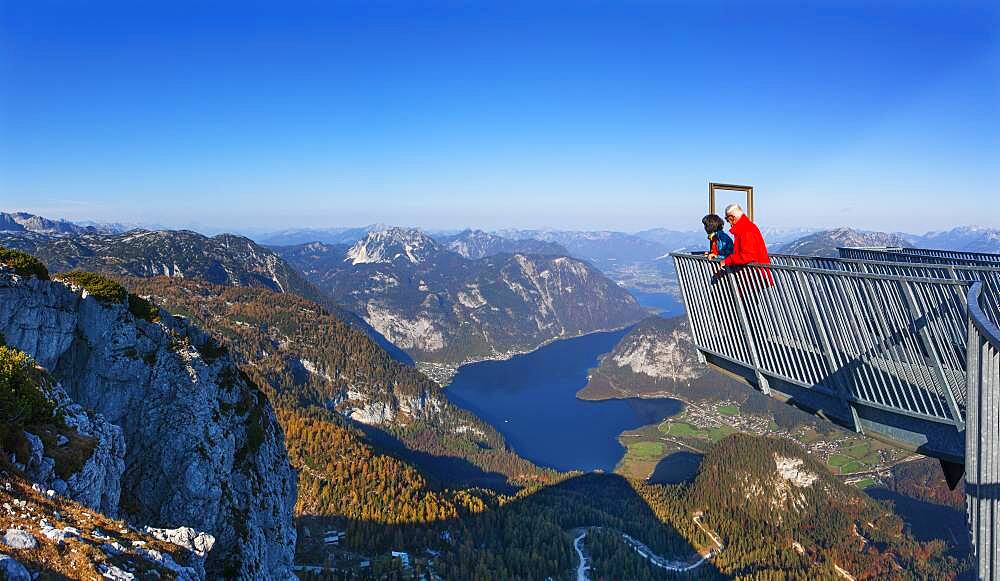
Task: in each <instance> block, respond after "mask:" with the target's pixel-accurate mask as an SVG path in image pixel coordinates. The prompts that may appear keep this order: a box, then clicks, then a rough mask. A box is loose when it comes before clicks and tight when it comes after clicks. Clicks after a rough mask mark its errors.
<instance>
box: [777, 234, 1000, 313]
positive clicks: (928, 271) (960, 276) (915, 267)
mask: <svg viewBox="0 0 1000 581" xmlns="http://www.w3.org/2000/svg"><path fill="white" fill-rule="evenodd" d="M841 250H845V249H841ZM850 250H858V249H850ZM865 250H867V249H865ZM911 250H918V249H911ZM874 256H881V257H882V258H883V259H882V260H872V259H859V258H827V257H821V256H799V255H794V254H772V255H771V262H773V263H775V264H781V265H786V266H804V267H808V268H824V269H829V270H843V271H848V272H864V273H868V274H879V275H887V276H910V277H922V278H934V279H951V280H961V281H965V282H967V283H969V284H973V283H976V282H982V283H983V295H982V300H983V301H984V305H983V311H984V313H986V315H987V317H989V319H990V320H991V321H992V322H993V323H994V324H1000V262H998V263H996V264H986V265H984V264H983V263H977V264H976V265H966V264H947V263H942V262H941V260H943V259H936V260H937V261H938V262H933V263H932V262H922V261H921V262H906V261H903V262H887V261H885V256H883V255H880V254H878V253H876V254H874ZM998 257H1000V255H998Z"/></svg>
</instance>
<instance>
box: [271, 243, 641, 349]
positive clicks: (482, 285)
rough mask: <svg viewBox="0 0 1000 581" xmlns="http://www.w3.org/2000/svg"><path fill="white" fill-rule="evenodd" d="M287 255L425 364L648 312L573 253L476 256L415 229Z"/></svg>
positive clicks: (534, 343)
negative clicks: (455, 250)
mask: <svg viewBox="0 0 1000 581" xmlns="http://www.w3.org/2000/svg"><path fill="white" fill-rule="evenodd" d="M277 251H278V252H280V253H281V254H282V256H284V257H285V258H286V259H287V260H288V261H289V262H290V263H291V264H293V265H294V266H296V267H297V268H299V269H300V270H301V271H302V272H303V273H305V275H306V277H308V279H309V280H310V282H312V283H314V284H315V285H316V286H318V287H319V288H320V289H321V290H322V291H324V292H326V293H327V294H329V295H330V296H331V297H332V298H333V300H335V301H336V302H337V303H339V304H341V305H343V306H344V307H345V308H347V309H348V310H351V311H354V312H356V313H358V314H359V315H360V316H361V317H363V318H364V319H365V320H366V321H367V322H368V323H369V324H370V325H371V326H372V327H374V328H375V329H376V330H378V331H379V332H380V333H381V334H382V335H384V336H385V337H386V338H387V339H389V340H390V341H392V342H393V343H394V344H396V345H398V346H399V347H401V348H403V349H404V350H406V351H407V352H408V353H410V354H411V355H412V356H413V357H414V358H415V359H417V360H420V361H425V362H426V361H430V362H441V363H448V364H459V363H462V362H463V361H467V360H472V359H484V358H495V357H503V356H505V355H507V354H510V353H513V352H521V351H527V350H531V349H534V348H536V347H538V346H539V345H540V344H542V343H544V342H546V341H549V340H551V339H556V338H561V337H568V336H574V335H579V334H582V333H588V332H592V331H596V330H600V329H610V328H619V327H623V326H625V325H628V324H630V323H633V322H635V321H637V320H639V319H640V318H642V317H643V316H644V315H645V311H644V310H643V309H642V308H641V307H640V306H639V305H638V303H637V302H636V301H635V299H634V298H633V297H632V296H631V295H630V294H629V293H628V292H627V291H625V290H624V289H622V288H620V287H619V286H618V285H616V284H615V283H614V282H612V281H611V280H608V279H607V278H606V277H605V276H604V275H603V274H601V273H600V272H599V271H598V270H596V269H595V268H593V267H592V266H590V265H589V264H587V263H585V262H582V261H580V260H576V259H573V258H569V257H565V256H552V255H549V256H542V255H537V254H496V255H492V256H487V257H485V258H480V259H474V260H473V259H469V258H466V257H464V256H462V255H461V254H459V253H457V252H453V251H451V250H449V249H448V248H447V247H445V246H444V245H442V244H441V243H439V242H438V241H436V240H434V239H433V238H431V237H430V236H428V235H426V234H424V233H423V232H421V231H419V230H415V229H404V228H390V229H388V230H383V231H378V232H371V233H369V234H368V236H366V237H365V238H364V239H362V240H359V241H358V242H357V243H355V244H354V245H353V246H346V245H328V244H322V243H312V244H305V245H300V246H290V247H280V248H277Z"/></svg>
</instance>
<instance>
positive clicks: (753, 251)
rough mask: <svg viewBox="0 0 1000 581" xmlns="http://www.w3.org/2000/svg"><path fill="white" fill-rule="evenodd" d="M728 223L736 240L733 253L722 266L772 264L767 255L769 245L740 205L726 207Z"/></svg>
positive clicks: (723, 261) (724, 260) (725, 259)
mask: <svg viewBox="0 0 1000 581" xmlns="http://www.w3.org/2000/svg"><path fill="white" fill-rule="evenodd" d="M726 221H727V222H729V232H730V234H732V235H733V238H734V239H735V240H734V242H733V252H732V253H731V254H730V255H729V256H727V257H726V258H724V259H723V260H722V262H721V264H722V266H738V265H741V264H750V263H751V262H756V263H758V264H771V257H770V256H769V255H768V253H767V244H765V243H764V236H763V235H761V233H760V229H759V228H757V225H756V224H754V223H753V222H751V221H750V218H748V217H747V215H746V214H744V213H743V208H741V207H740V206H739V204H729V205H728V206H726Z"/></svg>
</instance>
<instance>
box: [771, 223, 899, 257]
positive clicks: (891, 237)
mask: <svg viewBox="0 0 1000 581" xmlns="http://www.w3.org/2000/svg"><path fill="white" fill-rule="evenodd" d="M844 246H903V247H910V246H912V244H910V243H909V242H908V241H907V240H906V239H905V238H904V237H903V236H901V235H899V234H893V233H888V232H865V231H860V230H854V229H851V228H836V229H833V230H823V231H822V232H816V233H814V234H810V235H808V236H803V237H802V238H799V239H798V240H796V241H794V242H789V243H788V244H786V245H784V246H782V247H781V248H780V249H779V250H780V252H783V253H786V254H799V255H803V256H837V254H838V253H837V248H839V247H844Z"/></svg>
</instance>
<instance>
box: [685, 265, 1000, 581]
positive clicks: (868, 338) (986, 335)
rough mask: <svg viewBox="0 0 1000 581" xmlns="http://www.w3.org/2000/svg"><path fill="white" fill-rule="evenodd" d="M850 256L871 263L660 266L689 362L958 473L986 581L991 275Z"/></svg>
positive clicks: (996, 359) (992, 561)
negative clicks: (690, 344) (687, 331)
mask: <svg viewBox="0 0 1000 581" xmlns="http://www.w3.org/2000/svg"><path fill="white" fill-rule="evenodd" d="M851 250H852V251H857V253H858V254H855V256H857V257H863V256H865V255H864V254H861V253H862V252H872V254H871V256H872V257H874V258H876V260H872V259H865V258H850V259H849V258H822V257H807V256H789V255H773V256H772V257H771V259H772V264H769V265H758V264H752V265H747V266H745V267H740V268H738V269H735V270H733V269H725V270H723V269H722V268H720V267H719V265H718V263H716V262H714V261H711V260H709V259H707V258H705V257H703V256H695V255H686V254H673V255H672V256H673V258H674V263H675V266H676V268H677V274H678V280H679V282H680V287H681V291H682V293H683V296H684V303H685V307H686V308H687V314H688V322H689V324H690V325H691V333H692V335H693V337H694V342H695V345H696V347H697V348H698V352H699V355H700V356H701V357H703V358H704V360H705V361H706V362H707V363H709V364H712V365H713V366H715V367H717V368H719V369H721V370H722V371H726V372H729V373H733V374H736V375H738V376H742V377H743V378H744V379H746V380H747V381H748V382H750V383H754V384H756V385H757V386H758V387H759V388H760V389H761V390H762V391H764V392H766V393H770V392H772V391H777V392H778V394H777V395H779V396H781V397H787V398H788V400H789V403H792V404H795V405H799V406H800V407H804V408H806V409H811V411H817V412H818V413H821V414H822V415H824V416H826V417H828V418H829V419H831V420H834V421H837V422H838V423H841V424H842V425H847V426H849V427H854V428H855V429H857V430H858V431H864V432H865V433H867V434H869V435H873V436H875V437H879V438H881V439H884V440H887V441H889V442H892V443H894V444H898V445H901V446H902V447H906V448H910V449H914V450H916V451H918V452H921V453H924V454H927V455H929V456H936V457H938V458H941V459H942V460H943V461H945V463H946V464H947V463H957V464H962V463H964V464H965V477H966V497H967V508H968V517H969V526H970V530H971V533H972V540H973V543H974V545H975V547H976V559H977V573H978V576H979V578H980V579H987V580H991V581H998V580H1000V538H998V535H1000V528H998V524H997V521H998V518H1000V325H998V319H1000V264H997V265H993V264H990V263H988V262H985V263H984V261H983V260H981V259H976V261H975V263H974V264H969V262H970V261H972V259H970V258H968V256H964V257H955V258H942V257H937V256H925V255H917V254H913V255H907V256H911V257H913V256H915V257H916V258H915V259H912V260H909V259H902V260H900V261H899V262H890V261H887V260H886V258H887V257H888V256H890V253H886V252H884V251H882V250H878V249H851ZM966 254H967V253H966ZM878 258H881V260H877V259H878ZM953 261H954V262H953ZM941 262H947V263H946V264H941ZM838 404H839V405H838Z"/></svg>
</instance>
